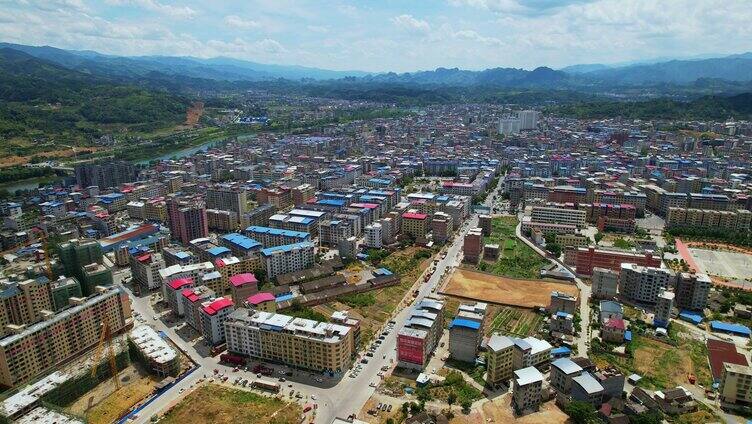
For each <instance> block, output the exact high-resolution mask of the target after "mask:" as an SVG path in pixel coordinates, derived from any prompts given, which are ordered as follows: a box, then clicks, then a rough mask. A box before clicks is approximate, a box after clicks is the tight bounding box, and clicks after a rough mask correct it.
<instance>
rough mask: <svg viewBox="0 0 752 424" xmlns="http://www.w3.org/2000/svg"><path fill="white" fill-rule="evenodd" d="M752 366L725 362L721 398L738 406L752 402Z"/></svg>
mask: <svg viewBox="0 0 752 424" xmlns="http://www.w3.org/2000/svg"><path fill="white" fill-rule="evenodd" d="M750 387H752V367H749V366H745V365H738V364H730V363H725V364H723V374H722V375H721V382H720V390H719V391H720V394H721V400H722V401H723V402H726V403H730V404H732V405H736V406H747V407H748V406H749V405H750V404H752V389H750Z"/></svg>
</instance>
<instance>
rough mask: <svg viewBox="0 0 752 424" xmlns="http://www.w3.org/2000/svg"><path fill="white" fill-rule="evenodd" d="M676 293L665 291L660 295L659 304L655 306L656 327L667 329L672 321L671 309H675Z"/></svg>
mask: <svg viewBox="0 0 752 424" xmlns="http://www.w3.org/2000/svg"><path fill="white" fill-rule="evenodd" d="M674 297H675V294H674V292H670V291H668V290H664V291H663V292H661V294H660V295H658V302H657V303H656V305H655V314H654V316H653V325H654V326H656V327H662V328H667V327H668V323H669V321H670V320H671V309H672V308H673V307H674Z"/></svg>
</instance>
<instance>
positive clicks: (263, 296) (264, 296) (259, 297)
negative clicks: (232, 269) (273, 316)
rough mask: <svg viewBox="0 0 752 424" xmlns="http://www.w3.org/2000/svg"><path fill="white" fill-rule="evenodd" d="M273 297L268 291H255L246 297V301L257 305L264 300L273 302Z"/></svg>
mask: <svg viewBox="0 0 752 424" xmlns="http://www.w3.org/2000/svg"><path fill="white" fill-rule="evenodd" d="M274 300H275V297H274V295H273V294H271V293H269V292H262V293H256V294H254V295H253V296H250V297H248V299H246V301H247V302H248V303H250V304H251V305H259V304H261V303H264V302H270V301H271V302H273V301H274Z"/></svg>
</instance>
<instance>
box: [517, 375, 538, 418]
mask: <svg viewBox="0 0 752 424" xmlns="http://www.w3.org/2000/svg"><path fill="white" fill-rule="evenodd" d="M542 400H543V374H541V372H540V371H538V370H537V369H536V368H535V367H527V368H521V369H518V370H515V371H514V379H513V380H512V406H513V407H514V410H515V411H516V412H517V413H518V414H522V413H524V412H525V411H537V410H538V407H539V406H540V404H541V401H542Z"/></svg>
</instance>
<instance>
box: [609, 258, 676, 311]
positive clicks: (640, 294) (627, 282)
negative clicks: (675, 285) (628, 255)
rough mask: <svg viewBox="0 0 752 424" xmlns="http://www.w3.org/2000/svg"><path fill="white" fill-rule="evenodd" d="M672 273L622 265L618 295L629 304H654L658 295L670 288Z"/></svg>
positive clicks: (661, 269)
mask: <svg viewBox="0 0 752 424" xmlns="http://www.w3.org/2000/svg"><path fill="white" fill-rule="evenodd" d="M673 280H674V275H673V273H672V272H671V271H670V270H668V269H663V268H655V267H649V266H640V265H636V264H633V263H622V264H621V272H620V273H619V295H620V296H622V297H624V298H625V299H628V300H629V301H631V302H639V303H646V304H651V305H652V304H655V303H656V302H657V301H658V295H659V294H661V293H662V292H663V291H664V290H665V289H667V288H668V287H670V286H671V283H672V281H673Z"/></svg>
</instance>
